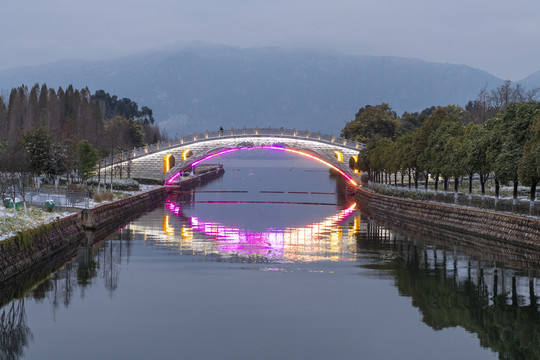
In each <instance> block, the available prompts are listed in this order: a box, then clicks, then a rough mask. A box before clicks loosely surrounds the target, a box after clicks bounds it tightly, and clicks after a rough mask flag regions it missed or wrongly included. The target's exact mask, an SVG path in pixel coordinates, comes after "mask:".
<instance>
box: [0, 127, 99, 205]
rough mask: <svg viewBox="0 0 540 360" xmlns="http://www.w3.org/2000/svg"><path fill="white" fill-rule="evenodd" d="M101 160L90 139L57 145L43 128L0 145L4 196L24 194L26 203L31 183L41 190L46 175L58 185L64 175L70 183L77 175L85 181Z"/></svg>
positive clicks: (1, 192)
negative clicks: (42, 179) (40, 186)
mask: <svg viewBox="0 0 540 360" xmlns="http://www.w3.org/2000/svg"><path fill="white" fill-rule="evenodd" d="M98 159H99V155H98V150H97V149H95V148H94V147H93V146H92V144H90V143H89V142H88V141H87V140H81V141H79V142H78V143H77V144H75V143H72V142H69V141H66V142H64V143H59V142H54V141H53V139H52V138H51V136H49V135H48V134H47V133H46V132H45V131H44V130H43V129H41V128H37V129H36V130H34V131H30V132H27V133H25V134H24V135H23V136H22V137H21V139H20V141H17V142H11V143H8V142H5V141H4V142H0V197H1V199H4V198H5V197H6V195H9V196H11V197H12V198H15V197H16V196H17V195H20V196H21V197H22V198H23V199H22V200H23V201H24V197H25V192H26V187H27V186H28V184H29V182H30V180H31V179H34V184H35V185H36V186H37V187H39V185H40V182H41V178H42V177H43V176H45V177H46V179H48V180H49V181H50V182H53V181H54V183H55V185H58V180H59V176H60V175H62V174H66V176H67V180H68V182H70V181H71V176H72V175H73V174H77V176H78V178H79V180H80V181H81V182H82V181H85V180H86V179H88V178H89V177H90V176H92V175H93V170H94V167H95V165H96V163H97V161H98Z"/></svg>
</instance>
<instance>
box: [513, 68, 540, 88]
mask: <svg viewBox="0 0 540 360" xmlns="http://www.w3.org/2000/svg"><path fill="white" fill-rule="evenodd" d="M518 83H519V84H521V85H523V87H524V88H526V89H536V88H540V71H537V72H535V73H533V74H531V75H529V76H527V77H526V78H525V79H523V80H520V81H519V82H518Z"/></svg>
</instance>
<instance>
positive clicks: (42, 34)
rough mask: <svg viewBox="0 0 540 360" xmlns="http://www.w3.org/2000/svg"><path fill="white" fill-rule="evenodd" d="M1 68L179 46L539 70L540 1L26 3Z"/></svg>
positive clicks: (18, 7) (507, 75)
mask: <svg viewBox="0 0 540 360" xmlns="http://www.w3.org/2000/svg"><path fill="white" fill-rule="evenodd" d="M0 9H1V10H0V31H1V32H0V33H1V37H0V49H1V50H0V54H1V55H0V69H6V68H10V67H16V66H21V65H35V64H41V63H48V62H52V61H56V60H61V59H109V58H114V57H119V56H123V55H129V54H133V53H137V52H141V51H145V50H152V49H158V48H161V47H165V46H171V45H175V44H178V43H185V42H190V41H204V42H210V43H216V44H224V45H233V46H241V47H252V46H254V47H259V46H278V47H288V48H291V47H303V48H314V49H322V50H327V49H328V50H338V51H340V52H342V53H349V54H362V55H393V56H400V57H414V58H419V59H422V60H426V61H435V62H443V63H453V64H465V65H469V66H472V67H475V68H479V69H482V70H485V71H488V72H490V73H492V74H493V75H496V76H498V77H501V78H503V79H510V80H513V81H516V80H520V79H522V78H524V77H525V76H527V75H529V74H531V73H533V72H536V71H539V70H540V46H538V44H539V43H540V1H538V0H514V1H502V0H491V1H487V0H467V1H465V0H452V1H448V0H192V1H187V0H145V1H142V0H129V1H128V0H93V1H88V0H86V1H80V0H47V1H43V0H20V1H3V3H2V6H1V7H0Z"/></svg>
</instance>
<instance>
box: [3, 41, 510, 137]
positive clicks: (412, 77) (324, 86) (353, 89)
mask: <svg viewBox="0 0 540 360" xmlns="http://www.w3.org/2000/svg"><path fill="white" fill-rule="evenodd" d="M36 82H39V83H40V84H42V83H44V82H45V83H47V85H48V86H49V87H58V86H62V87H66V86H67V85H68V84H73V86H74V87H75V88H81V87H85V86H88V87H89V88H90V90H91V91H92V93H93V92H94V91H95V90H99V89H104V90H105V91H107V92H109V93H111V94H115V95H117V96H119V97H128V98H131V99H132V100H135V101H136V102H137V103H138V104H139V106H142V105H146V106H149V107H150V108H152V109H153V110H154V115H155V118H156V120H157V121H158V123H160V124H161V125H162V126H163V127H164V128H166V129H167V131H168V133H169V136H175V135H176V134H178V135H180V134H189V133H192V132H194V131H204V130H206V129H209V130H214V129H217V128H219V127H220V126H222V127H223V128H230V127H234V128H242V127H244V126H246V127H254V126H259V127H268V126H272V127H280V126H284V127H289V128H297V129H301V130H304V129H309V130H312V131H319V130H320V131H321V132H324V133H331V134H339V131H340V130H341V129H342V128H343V126H344V125H345V122H346V121H349V120H351V119H353V118H354V115H355V113H356V112H357V111H358V109H359V108H361V107H362V106H365V105H367V104H379V103H381V102H386V103H389V104H390V106H391V107H392V108H393V109H394V110H395V111H396V112H398V114H401V113H402V112H403V111H405V110H406V111H419V110H422V109H424V108H426V107H428V106H432V105H447V104H459V105H464V104H465V103H466V102H467V101H468V100H470V99H473V98H475V97H476V94H477V93H478V91H479V89H480V88H482V87H483V86H484V85H485V84H486V83H487V84H488V86H489V87H496V86H499V85H500V84H501V83H502V80H501V79H499V78H497V77H495V76H492V75H490V74H488V73H486V72H484V71H480V70H477V69H473V68H470V67H468V66H464V65H450V64H437V63H428V62H424V61H421V60H416V59H405V58H397V57H374V56H364V57H353V56H346V55H340V54H334V53H325V52H315V51H292V50H291V51H288V50H282V49H276V48H256V49H238V48H229V47H221V46H209V45H197V46H190V47H185V48H182V49H178V50H175V51H166V52H165V51H163V52H152V53H147V54H143V55H137V56H131V57H126V58H122V59H117V60H112V61H100V62H88V61H64V62H58V63H53V64H49V65H45V66H37V67H27V68H17V69H11V70H6V71H2V72H0V90H4V93H7V94H9V90H10V89H11V87H13V86H18V85H21V84H26V85H28V86H29V87H30V86H32V85H33V84H35V83H36Z"/></svg>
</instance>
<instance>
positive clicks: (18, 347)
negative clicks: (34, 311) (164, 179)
mask: <svg viewBox="0 0 540 360" xmlns="http://www.w3.org/2000/svg"><path fill="white" fill-rule="evenodd" d="M133 237H134V234H133V231H130V230H127V231H126V230H124V231H122V232H118V233H115V234H113V235H112V236H110V237H109V238H108V240H107V241H102V242H100V243H97V244H95V245H94V246H90V247H81V248H79V249H78V251H77V248H70V249H68V250H69V251H68V250H66V251H65V252H62V253H58V254H56V255H55V256H53V257H52V258H51V259H49V261H47V262H44V263H39V264H36V266H35V267H33V268H32V269H30V270H29V271H28V272H27V273H26V274H23V275H21V276H19V277H17V278H16V279H14V280H13V281H10V282H9V283H2V284H0V306H2V305H3V304H7V305H6V306H4V307H3V308H0V311H2V314H1V317H0V359H2V360H4V359H19V358H21V357H22V356H23V355H24V353H23V352H24V348H25V347H26V346H28V344H29V342H30V341H32V340H33V335H32V332H31V331H30V328H29V327H28V326H27V324H26V316H25V308H24V300H12V299H15V298H20V297H22V296H25V295H24V294H28V295H26V296H27V297H29V298H32V299H33V300H34V301H36V302H38V303H41V302H44V301H49V302H50V304H51V306H52V310H53V314H56V311H57V310H58V309H59V308H60V307H61V306H62V305H63V306H64V307H66V308H67V307H69V305H70V304H71V302H72V301H73V298H74V295H75V294H76V292H77V290H79V291H80V296H81V298H83V297H84V295H85V289H86V288H88V287H89V286H92V285H93V284H95V281H94V279H98V278H100V279H103V280H104V286H105V288H106V289H107V290H108V291H109V294H110V296H113V294H114V291H115V290H116V289H117V288H118V279H119V271H120V266H119V265H120V264H121V263H122V260H127V261H129V257H130V255H131V240H132V239H133ZM115 240H120V241H115ZM75 253H77V257H76V258H75V259H74V260H71V261H70V259H72V258H73V256H74V254H75ZM51 274H53V275H52V276H51Z"/></svg>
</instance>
